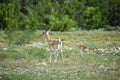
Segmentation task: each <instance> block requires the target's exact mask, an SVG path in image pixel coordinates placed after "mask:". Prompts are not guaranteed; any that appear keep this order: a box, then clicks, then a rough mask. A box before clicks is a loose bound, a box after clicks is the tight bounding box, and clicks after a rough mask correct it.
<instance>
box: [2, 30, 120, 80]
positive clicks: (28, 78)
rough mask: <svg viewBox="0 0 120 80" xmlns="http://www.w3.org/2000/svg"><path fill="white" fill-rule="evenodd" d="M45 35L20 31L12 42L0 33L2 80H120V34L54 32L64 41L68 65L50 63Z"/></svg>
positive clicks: (53, 34) (104, 32)
mask: <svg viewBox="0 0 120 80" xmlns="http://www.w3.org/2000/svg"><path fill="white" fill-rule="evenodd" d="M22 32H23V33H22ZM42 32H43V31H35V32H33V34H32V35H30V34H26V32H25V34H24V31H18V32H17V31H16V32H15V33H14V34H15V35H14V34H12V36H13V37H11V38H10V39H9V37H7V35H6V34H5V33H4V31H0V80H119V79H120V77H119V75H120V49H119V48H120V37H119V36H120V32H117V31H110V32H109V31H103V30H92V31H84V30H83V31H82V30H80V31H75V32H51V34H50V35H51V37H52V38H61V39H62V41H63V53H64V62H62V60H61V58H59V60H58V62H57V63H54V62H52V63H49V61H48V58H49V53H50V52H49V49H48V46H47V43H46V42H45V40H44V37H40V34H41V33H42ZM16 33H17V34H18V35H19V36H20V37H19V36H17V34H16ZM21 34H22V35H21ZM25 36H28V39H29V40H28V39H27V38H25ZM21 37H22V40H21V39H20V38H21ZM9 40H11V41H10V43H9ZM23 40H25V41H23ZM17 41H18V42H17ZM14 42H15V43H14ZM16 42H17V44H16Z"/></svg>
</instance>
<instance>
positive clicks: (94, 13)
mask: <svg viewBox="0 0 120 80" xmlns="http://www.w3.org/2000/svg"><path fill="white" fill-rule="evenodd" d="M82 20H83V22H84V24H85V25H84V27H85V28H87V29H98V28H100V27H101V25H102V22H101V12H100V9H99V8H98V7H87V9H86V10H85V12H84V15H83V19H82Z"/></svg>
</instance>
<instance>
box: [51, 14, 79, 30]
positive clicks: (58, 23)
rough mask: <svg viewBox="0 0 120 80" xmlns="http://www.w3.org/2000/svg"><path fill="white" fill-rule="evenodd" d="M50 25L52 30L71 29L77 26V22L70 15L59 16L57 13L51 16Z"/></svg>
mask: <svg viewBox="0 0 120 80" xmlns="http://www.w3.org/2000/svg"><path fill="white" fill-rule="evenodd" d="M50 25H51V27H50V28H51V29H52V30H55V31H56V30H60V31H69V30H71V29H72V28H77V22H76V21H75V20H73V19H70V18H69V17H68V15H64V16H61V17H58V16H56V15H51V16H50Z"/></svg>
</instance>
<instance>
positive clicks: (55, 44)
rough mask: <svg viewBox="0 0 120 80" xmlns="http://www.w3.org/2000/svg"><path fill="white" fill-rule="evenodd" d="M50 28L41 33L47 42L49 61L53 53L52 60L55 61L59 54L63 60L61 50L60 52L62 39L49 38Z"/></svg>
mask: <svg viewBox="0 0 120 80" xmlns="http://www.w3.org/2000/svg"><path fill="white" fill-rule="evenodd" d="M49 33H50V30H48V31H45V32H44V33H43V34H44V36H45V38H46V40H47V42H48V47H49V49H50V59H49V61H50V62H51V61H52V56H53V55H54V57H55V60H54V62H57V58H58V56H59V55H61V58H62V60H63V52H62V41H61V39H51V38H50V35H49ZM43 34H42V35H43Z"/></svg>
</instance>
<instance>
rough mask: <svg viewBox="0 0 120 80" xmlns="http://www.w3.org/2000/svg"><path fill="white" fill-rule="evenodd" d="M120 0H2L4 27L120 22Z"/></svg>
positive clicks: (89, 25) (92, 26)
mask: <svg viewBox="0 0 120 80" xmlns="http://www.w3.org/2000/svg"><path fill="white" fill-rule="evenodd" d="M119 7H120V1H119V0H114V1H113V0H105V1H100V0H97V1H94V0H84V1H83V0H63V1H61V0H56V1H55V0H40V1H39V0H31V1H29V0H20V1H19V0H10V1H1V2H0V29H7V30H8V29H13V30H16V29H18V30H38V29H48V28H51V29H52V30H60V31H68V30H71V29H73V28H77V27H82V28H86V29H98V28H101V27H102V26H103V25H112V26H119V25H120V23H119V22H120V16H119V14H120V10H119Z"/></svg>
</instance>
